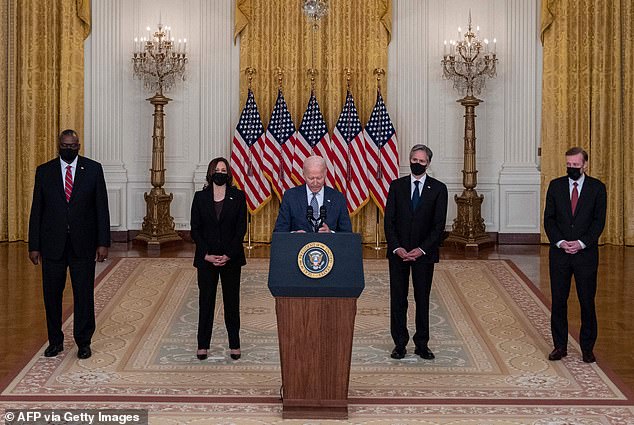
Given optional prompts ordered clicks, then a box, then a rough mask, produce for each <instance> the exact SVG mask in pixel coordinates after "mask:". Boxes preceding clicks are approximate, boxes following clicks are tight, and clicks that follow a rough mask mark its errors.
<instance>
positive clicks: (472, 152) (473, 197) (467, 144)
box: [447, 95, 493, 254]
mask: <svg viewBox="0 0 634 425" xmlns="http://www.w3.org/2000/svg"><path fill="white" fill-rule="evenodd" d="M458 102H459V103H460V104H461V105H462V106H464V107H465V116H464V117H465V127H464V166H463V170H462V185H463V186H464V188H465V189H464V190H463V191H462V194H461V195H460V196H458V195H455V196H454V200H455V201H456V204H457V207H458V215H457V217H456V218H455V219H454V222H453V226H452V230H451V233H450V234H449V237H448V238H447V242H454V243H457V244H460V245H464V247H465V250H466V251H469V252H471V253H476V254H477V252H478V250H479V248H480V247H481V246H483V245H487V244H490V243H492V242H493V241H492V240H491V238H490V237H489V235H487V233H486V231H485V230H486V227H485V225H484V219H483V218H482V214H481V210H482V201H483V200H484V196H482V195H478V193H477V192H476V190H475V187H476V186H477V185H478V170H477V169H476V136H475V135H476V132H475V117H476V115H475V107H476V106H478V105H479V104H480V103H482V102H483V101H482V100H480V99H478V98H476V97H474V96H472V95H468V96H465V97H464V98H462V99H460V100H458Z"/></svg>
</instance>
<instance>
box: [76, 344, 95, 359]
mask: <svg viewBox="0 0 634 425" xmlns="http://www.w3.org/2000/svg"><path fill="white" fill-rule="evenodd" d="M90 356H92V351H90V345H82V346H81V347H79V350H77V357H78V358H80V359H87V358H90Z"/></svg>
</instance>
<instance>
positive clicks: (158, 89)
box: [132, 23, 187, 249]
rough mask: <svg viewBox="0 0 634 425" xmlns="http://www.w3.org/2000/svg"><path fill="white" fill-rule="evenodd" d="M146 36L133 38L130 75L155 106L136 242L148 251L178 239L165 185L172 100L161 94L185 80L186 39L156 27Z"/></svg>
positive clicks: (169, 196)
mask: <svg viewBox="0 0 634 425" xmlns="http://www.w3.org/2000/svg"><path fill="white" fill-rule="evenodd" d="M147 31H148V37H147V38H145V37H142V38H141V39H140V40H139V39H138V38H135V39H134V52H133V54H132V66H133V75H134V77H136V78H139V79H140V80H143V85H144V87H145V88H146V89H147V90H149V91H151V92H155V94H154V96H152V97H150V98H149V99H146V100H148V101H149V102H150V103H151V104H152V105H153V106H154V114H153V116H154V126H153V131H152V168H151V169H150V177H151V183H152V189H151V190H150V192H149V193H147V192H146V193H145V194H144V195H143V197H144V198H145V204H146V208H147V210H146V215H145V217H144V218H143V225H142V229H141V232H140V233H139V234H138V235H137V237H136V239H138V240H141V241H144V242H147V244H148V248H158V249H160V247H161V244H163V243H166V242H170V241H179V240H181V238H180V236H179V235H178V233H176V231H175V230H174V218H173V217H172V216H171V214H170V204H171V202H172V199H173V197H174V196H173V194H171V193H169V194H168V193H166V192H165V189H163V185H164V184H165V126H164V121H165V112H164V108H165V105H167V104H168V102H169V101H170V100H172V99H170V98H168V97H166V96H164V95H163V91H164V90H165V91H168V90H169V89H170V88H171V87H172V86H173V85H174V83H175V81H176V79H177V78H180V79H181V80H184V79H185V66H186V64H187V39H185V40H184V41H183V40H179V41H178V44H176V43H175V42H174V39H173V38H172V37H171V28H170V27H167V26H163V24H161V23H159V24H158V30H157V31H155V32H154V34H152V33H151V29H150V27H147Z"/></svg>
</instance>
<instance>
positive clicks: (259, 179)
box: [231, 89, 271, 214]
mask: <svg viewBox="0 0 634 425" xmlns="http://www.w3.org/2000/svg"><path fill="white" fill-rule="evenodd" d="M264 139H265V136H264V126H263V125H262V120H261V119H260V112H259V111H258V107H257V105H256V103H255V97H254V96H253V92H252V91H251V89H249V93H248V95H247V103H246V105H245V106H244V109H243V110H242V114H241V115H240V120H239V121H238V125H237V126H236V131H235V133H234V136H233V149H232V150H231V172H232V173H233V177H234V179H235V180H236V183H237V185H238V186H239V187H240V188H241V189H242V190H244V193H245V195H246V198H247V208H248V209H249V212H251V214H255V213H256V212H257V211H259V210H260V209H261V208H262V207H263V206H264V205H266V203H267V202H268V201H269V200H270V199H271V188H270V186H269V182H268V180H266V178H265V177H264V174H263V173H262V169H261V166H262V152H263V151H264Z"/></svg>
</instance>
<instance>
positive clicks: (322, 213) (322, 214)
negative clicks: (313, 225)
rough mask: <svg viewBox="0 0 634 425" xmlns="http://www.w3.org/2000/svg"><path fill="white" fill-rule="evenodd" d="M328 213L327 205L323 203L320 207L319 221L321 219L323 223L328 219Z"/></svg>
mask: <svg viewBox="0 0 634 425" xmlns="http://www.w3.org/2000/svg"><path fill="white" fill-rule="evenodd" d="M327 215H328V211H326V206H325V205H322V206H321V208H319V221H321V222H322V224H323V223H324V222H325V221H326V216H327Z"/></svg>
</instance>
